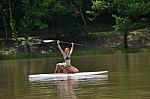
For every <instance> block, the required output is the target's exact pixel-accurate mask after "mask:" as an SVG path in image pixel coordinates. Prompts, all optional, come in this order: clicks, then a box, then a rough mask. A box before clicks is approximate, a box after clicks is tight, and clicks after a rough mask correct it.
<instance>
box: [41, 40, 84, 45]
mask: <svg viewBox="0 0 150 99" xmlns="http://www.w3.org/2000/svg"><path fill="white" fill-rule="evenodd" d="M56 41H57V40H43V42H45V43H51V42H56ZM60 43H65V44H72V43H70V42H63V41H60ZM74 45H77V46H83V44H77V43H74Z"/></svg>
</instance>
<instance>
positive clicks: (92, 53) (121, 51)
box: [0, 48, 150, 60]
mask: <svg viewBox="0 0 150 99" xmlns="http://www.w3.org/2000/svg"><path fill="white" fill-rule="evenodd" d="M139 52H150V48H140V49H136V48H130V49H116V50H111V51H100V50H85V51H84V50H80V51H75V52H74V53H73V56H95V55H108V54H124V53H139ZM50 57H61V54H60V52H51V53H45V54H42V53H20V54H15V55H0V60H15V59H35V58H50Z"/></svg>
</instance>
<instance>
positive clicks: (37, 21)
mask: <svg viewBox="0 0 150 99" xmlns="http://www.w3.org/2000/svg"><path fill="white" fill-rule="evenodd" d="M48 1H51V0H23V1H22V3H23V11H24V15H23V17H22V19H21V27H20V31H21V32H23V33H24V37H25V50H26V52H28V51H30V49H29V48H30V47H29V44H28V40H29V36H30V33H31V31H32V30H33V29H34V28H37V29H43V28H46V27H47V24H45V22H44V21H43V17H44V16H45V12H46V11H45V9H46V8H47V7H48V4H49V2H48Z"/></svg>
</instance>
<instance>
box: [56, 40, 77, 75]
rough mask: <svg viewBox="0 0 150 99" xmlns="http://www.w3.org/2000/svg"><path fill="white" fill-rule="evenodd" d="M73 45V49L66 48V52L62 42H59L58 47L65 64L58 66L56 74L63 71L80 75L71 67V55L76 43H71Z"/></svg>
mask: <svg viewBox="0 0 150 99" xmlns="http://www.w3.org/2000/svg"><path fill="white" fill-rule="evenodd" d="M71 44H72V46H71V49H69V48H65V49H64V50H62V48H61V46H60V41H59V40H57V45H58V48H59V50H60V52H61V53H62V55H63V58H64V62H63V63H58V64H56V69H55V73H56V72H58V73H60V71H61V70H62V71H63V73H78V72H79V70H78V69H77V68H75V67H73V66H72V65H71V54H72V52H73V48H74V43H71Z"/></svg>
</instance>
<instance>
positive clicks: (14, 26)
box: [9, 0, 19, 53]
mask: <svg viewBox="0 0 150 99" xmlns="http://www.w3.org/2000/svg"><path fill="white" fill-rule="evenodd" d="M9 13H10V26H11V29H12V32H13V33H14V37H15V40H16V47H17V53H18V52H19V42H18V34H17V31H16V22H15V20H14V19H13V16H12V11H11V1H10V0H9Z"/></svg>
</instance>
